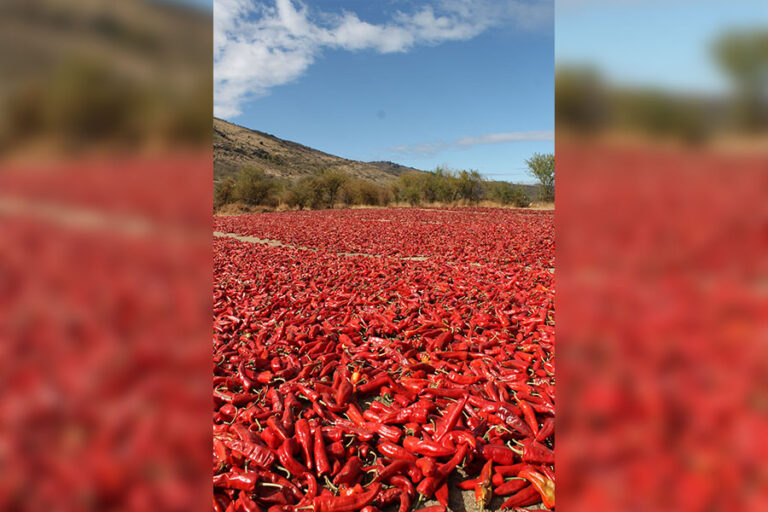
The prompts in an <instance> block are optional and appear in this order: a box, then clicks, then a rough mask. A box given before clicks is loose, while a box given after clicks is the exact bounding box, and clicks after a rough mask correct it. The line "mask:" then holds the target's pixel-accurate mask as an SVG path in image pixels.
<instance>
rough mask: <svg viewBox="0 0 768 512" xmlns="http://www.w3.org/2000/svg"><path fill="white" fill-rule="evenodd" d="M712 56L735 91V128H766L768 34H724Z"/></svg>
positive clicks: (745, 32) (735, 32)
mask: <svg viewBox="0 0 768 512" xmlns="http://www.w3.org/2000/svg"><path fill="white" fill-rule="evenodd" d="M713 53H714V57H715V60H716V61H717V63H718V64H719V65H720V67H721V68H722V69H723V71H725V72H726V73H727V74H728V75H730V77H731V79H732V80H733V82H734V85H735V87H736V98H735V99H736V114H737V120H738V122H739V124H740V125H741V126H742V127H744V128H746V129H750V130H752V129H758V128H761V127H763V126H765V125H766V124H768V30H765V29H755V30H751V31H744V30H739V31H732V32H727V33H725V34H724V35H723V36H721V37H720V38H719V39H717V40H716V41H715V44H714V47H713Z"/></svg>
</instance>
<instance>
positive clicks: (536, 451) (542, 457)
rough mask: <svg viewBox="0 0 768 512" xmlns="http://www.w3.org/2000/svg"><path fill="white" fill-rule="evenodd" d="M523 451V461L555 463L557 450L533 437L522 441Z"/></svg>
mask: <svg viewBox="0 0 768 512" xmlns="http://www.w3.org/2000/svg"><path fill="white" fill-rule="evenodd" d="M522 445H523V451H522V453H521V456H522V458H523V462H532V463H534V464H554V463H555V452H553V451H552V450H550V449H549V448H547V447H546V446H544V445H543V444H541V443H537V442H536V441H534V440H533V439H526V440H525V441H523V442H522Z"/></svg>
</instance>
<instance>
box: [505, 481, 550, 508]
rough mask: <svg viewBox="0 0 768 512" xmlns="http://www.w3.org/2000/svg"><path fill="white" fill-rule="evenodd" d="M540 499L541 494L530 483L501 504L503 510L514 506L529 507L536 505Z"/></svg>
mask: <svg viewBox="0 0 768 512" xmlns="http://www.w3.org/2000/svg"><path fill="white" fill-rule="evenodd" d="M540 501H541V496H540V495H539V493H538V491H537V490H536V489H534V488H533V486H532V485H529V486H528V487H525V488H523V489H522V490H520V491H517V493H515V494H513V495H512V496H510V497H509V498H507V500H506V501H505V502H504V503H502V504H501V510H504V509H507V508H512V507H527V506H528V505H534V504H536V503H538V502H540Z"/></svg>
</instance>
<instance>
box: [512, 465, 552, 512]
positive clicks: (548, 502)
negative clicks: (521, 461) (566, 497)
mask: <svg viewBox="0 0 768 512" xmlns="http://www.w3.org/2000/svg"><path fill="white" fill-rule="evenodd" d="M518 476H520V478H525V479H526V480H528V481H529V482H531V485H532V486H533V488H534V489H536V491H537V492H538V493H539V495H541V501H542V503H544V506H545V507H547V508H555V483H554V482H553V481H552V480H550V479H549V478H547V477H545V476H544V475H542V474H541V473H539V472H537V471H534V470H532V469H523V470H522V471H521V472H520V473H519V475H518Z"/></svg>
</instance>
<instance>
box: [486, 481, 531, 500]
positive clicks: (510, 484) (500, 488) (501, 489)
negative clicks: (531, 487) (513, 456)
mask: <svg viewBox="0 0 768 512" xmlns="http://www.w3.org/2000/svg"><path fill="white" fill-rule="evenodd" d="M526 485H528V481H527V480H525V479H523V478H515V479H513V480H509V481H507V482H503V483H501V484H500V485H497V486H496V488H495V489H494V490H493V493H494V494H496V495H498V496H509V495H510V494H514V493H516V492H517V491H519V490H520V489H522V488H523V487H525V486H526Z"/></svg>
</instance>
